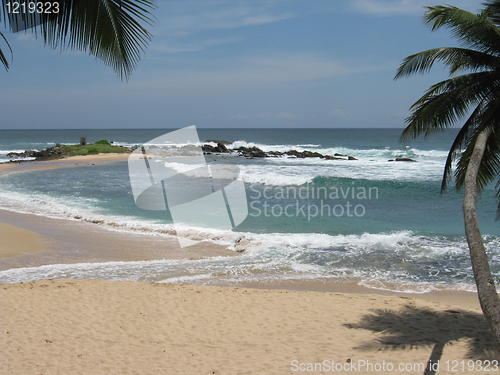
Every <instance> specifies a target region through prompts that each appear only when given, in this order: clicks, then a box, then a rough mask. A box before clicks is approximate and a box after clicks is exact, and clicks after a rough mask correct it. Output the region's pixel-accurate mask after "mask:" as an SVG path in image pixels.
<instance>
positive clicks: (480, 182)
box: [455, 99, 500, 191]
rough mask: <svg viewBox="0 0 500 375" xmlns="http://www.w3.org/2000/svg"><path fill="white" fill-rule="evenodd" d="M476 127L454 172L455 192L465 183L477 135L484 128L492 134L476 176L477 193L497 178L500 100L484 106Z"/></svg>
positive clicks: (498, 167)
mask: <svg viewBox="0 0 500 375" xmlns="http://www.w3.org/2000/svg"><path fill="white" fill-rule="evenodd" d="M477 122H478V125H477V126H476V127H475V128H474V130H473V133H472V134H470V137H469V139H468V140H467V141H466V149H465V151H464V152H463V153H462V154H461V155H460V157H459V158H458V162H457V168H456V171H455V182H456V188H457V190H460V189H461V188H462V187H463V185H464V181H465V174H466V172H467V167H468V165H469V160H470V157H471V154H472V151H473V149H474V145H475V143H476V139H477V137H478V135H479V134H480V133H481V132H482V131H483V130H485V129H486V128H491V129H492V133H491V135H490V136H489V138H488V141H487V143H486V149H485V151H484V155H483V158H482V160H481V165H480V167H479V171H478V176H477V187H478V191H481V190H483V189H484V188H485V187H486V186H487V185H488V184H489V183H491V182H492V181H494V180H496V179H497V178H498V175H499V172H500V143H499V141H500V134H498V133H499V132H500V129H498V124H500V100H498V99H497V100H492V101H490V102H488V104H487V105H485V108H484V110H483V111H482V113H481V114H480V115H479V116H478V118H477Z"/></svg>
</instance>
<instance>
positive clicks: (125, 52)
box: [2, 0, 155, 79]
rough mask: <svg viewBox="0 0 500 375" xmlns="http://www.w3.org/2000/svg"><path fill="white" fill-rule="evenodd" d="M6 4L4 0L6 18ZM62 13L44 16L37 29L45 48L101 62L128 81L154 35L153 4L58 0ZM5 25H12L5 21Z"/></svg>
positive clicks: (132, 0)
mask: <svg viewBox="0 0 500 375" xmlns="http://www.w3.org/2000/svg"><path fill="white" fill-rule="evenodd" d="M5 1H6V0H2V4H3V8H4V9H3V10H4V14H5ZM58 3H59V12H57V13H50V14H43V15H41V20H38V26H36V27H32V28H31V29H32V31H33V32H34V33H35V34H37V33H38V32H40V34H41V36H42V37H43V40H44V42H45V44H46V45H49V46H50V47H52V48H57V47H60V48H61V49H66V48H69V49H78V50H82V51H85V52H88V53H89V54H90V55H93V56H96V57H97V58H99V59H101V60H102V61H103V62H104V63H105V64H107V65H109V66H111V67H112V68H113V69H114V71H115V72H116V73H117V74H118V76H119V77H120V78H121V79H123V78H125V79H128V77H129V76H130V74H131V73H132V70H133V69H134V68H135V67H136V65H137V63H138V61H139V60H140V58H141V54H142V53H143V52H144V50H145V48H146V46H147V44H148V42H149V41H150V40H151V34H150V33H149V31H148V30H147V29H146V28H145V26H147V25H152V22H153V19H152V15H151V12H150V11H151V10H152V9H153V8H154V7H155V5H154V3H153V0H59V1H58ZM6 22H9V21H8V19H6Z"/></svg>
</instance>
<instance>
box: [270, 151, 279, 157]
mask: <svg viewBox="0 0 500 375" xmlns="http://www.w3.org/2000/svg"><path fill="white" fill-rule="evenodd" d="M267 156H283V153H282V152H281V151H269V152H268V153H267Z"/></svg>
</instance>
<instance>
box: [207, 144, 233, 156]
mask: <svg viewBox="0 0 500 375" xmlns="http://www.w3.org/2000/svg"><path fill="white" fill-rule="evenodd" d="M201 149H202V150H203V151H205V152H211V153H225V154H228V153H230V152H231V150H229V149H228V148H227V147H226V146H225V145H223V144H222V143H217V147H214V146H211V145H203V146H201Z"/></svg>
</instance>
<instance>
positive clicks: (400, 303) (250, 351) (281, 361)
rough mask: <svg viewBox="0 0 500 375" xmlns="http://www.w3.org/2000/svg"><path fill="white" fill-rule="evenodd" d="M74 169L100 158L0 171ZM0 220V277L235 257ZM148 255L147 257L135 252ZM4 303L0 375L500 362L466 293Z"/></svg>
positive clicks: (326, 290)
mask: <svg viewBox="0 0 500 375" xmlns="http://www.w3.org/2000/svg"><path fill="white" fill-rule="evenodd" d="M120 156H121V157H123V155H120ZM82 161H83V162H84V163H85V165H88V164H90V165H91V164H92V162H94V163H99V162H109V161H110V159H109V158H106V157H99V158H98V160H97V159H95V160H94V159H92V160H91V159H90V158H84V159H72V160H69V159H65V160H63V161H54V162H39V163H23V164H21V165H15V166H11V165H5V166H0V169H1V170H2V171H3V172H4V173H9V172H11V171H19V170H30V169H31V168H40V167H41V168H54V167H62V166H66V165H76V164H77V163H82ZM0 223H2V224H0V235H1V236H2V245H1V247H0V269H1V270H5V269H9V268H18V267H26V266H38V265H42V264H50V263H52V264H54V263H76V262H82V261H87V262H96V261H111V260H125V261H126V260H149V259H174V258H179V257H185V258H197V257H211V256H241V255H238V253H235V252H232V251H229V250H226V249H225V248H223V247H222V246H216V245H213V244H207V243H201V244H199V245H197V246H195V247H192V248H189V249H188V250H186V251H179V249H178V248H177V247H176V246H177V245H176V243H175V242H174V241H168V240H166V239H165V238H159V237H155V236H146V235H144V234H141V233H126V234H125V233H123V232H120V231H114V230H109V229H110V228H103V227H102V226H100V225H96V224H95V223H89V222H81V221H71V220H61V219H47V218H43V217H39V216H35V215H27V214H19V213H13V212H8V211H0ZM144 248H147V249H148V251H141V249H144ZM247 286H248V285H247ZM263 288H264V289H263ZM265 288H268V289H265ZM290 289H300V290H290ZM318 290H322V291H318ZM0 299H1V301H2V314H1V316H0V327H1V329H0V352H1V353H2V360H1V361H0V373H1V374H19V375H21V374H22V375H24V374H44V375H47V374H154V375H156V374H190V375H191V374H305V373H317V374H327V373H332V372H336V373H343V374H347V373H359V374H389V373H393V372H399V373H403V374H424V373H425V374H457V373H461V374H477V373H484V371H482V370H484V368H485V367H486V368H487V369H489V372H497V371H499V369H498V367H497V366H496V364H497V362H494V361H496V360H498V359H499V357H500V356H499V354H498V352H497V351H496V349H495V345H494V342H493V340H492V338H491V335H490V333H489V331H488V326H487V324H486V321H485V319H484V317H483V316H482V313H481V310H480V308H479V304H478V301H477V297H476V296H475V294H473V293H458V292H451V291H450V292H449V293H448V292H439V293H430V294H429V293H428V294H419V295H417V294H413V295H409V294H397V293H391V292H384V293H382V292H375V291H374V290H367V289H363V288H360V287H357V286H353V285H326V286H325V285H324V284H323V285H322V287H321V288H319V287H317V286H314V285H313V284H301V285H258V288H247V287H218V286H199V285H178V284H163V283H146V282H143V283H141V282H126V281H102V280H70V279H66V280H42V281H36V282H27V283H17V284H1V285H0ZM429 359H431V360H432V363H433V365H432V367H430V368H429V367H427V366H428V361H429ZM438 361H439V362H438Z"/></svg>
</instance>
